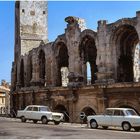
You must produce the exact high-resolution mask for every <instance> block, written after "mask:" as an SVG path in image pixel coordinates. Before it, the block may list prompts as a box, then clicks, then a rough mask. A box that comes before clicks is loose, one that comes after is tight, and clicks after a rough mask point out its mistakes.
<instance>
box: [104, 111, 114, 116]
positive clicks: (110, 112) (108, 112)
mask: <svg viewBox="0 0 140 140" xmlns="http://www.w3.org/2000/svg"><path fill="white" fill-rule="evenodd" d="M112 114H113V110H106V112H105V115H112Z"/></svg>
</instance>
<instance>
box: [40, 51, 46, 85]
mask: <svg viewBox="0 0 140 140" xmlns="http://www.w3.org/2000/svg"><path fill="white" fill-rule="evenodd" d="M38 62H39V79H40V82H41V85H43V86H45V77H46V58H45V52H44V50H43V49H40V50H39V52H38Z"/></svg>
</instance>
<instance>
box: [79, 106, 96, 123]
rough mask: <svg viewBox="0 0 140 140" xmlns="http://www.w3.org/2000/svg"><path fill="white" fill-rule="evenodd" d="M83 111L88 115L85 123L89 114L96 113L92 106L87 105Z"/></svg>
mask: <svg viewBox="0 0 140 140" xmlns="http://www.w3.org/2000/svg"><path fill="white" fill-rule="evenodd" d="M81 112H84V113H85V115H86V117H85V118H84V120H83V122H84V123H86V122H87V116H89V115H95V114H96V113H95V111H94V110H93V109H92V108H91V107H85V108H83V109H82V111H81Z"/></svg>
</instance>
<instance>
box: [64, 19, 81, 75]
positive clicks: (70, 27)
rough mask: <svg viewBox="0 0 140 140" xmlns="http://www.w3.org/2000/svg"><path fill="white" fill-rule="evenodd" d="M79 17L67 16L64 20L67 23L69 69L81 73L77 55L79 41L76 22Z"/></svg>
mask: <svg viewBox="0 0 140 140" xmlns="http://www.w3.org/2000/svg"><path fill="white" fill-rule="evenodd" d="M78 20H80V19H79V18H76V17H67V18H66V19H65V21H66V22H67V23H68V24H67V28H66V29H65V34H66V40H67V47H68V55H69V71H70V72H75V73H78V74H82V67H81V63H80V55H79V42H80V33H81V29H80V25H79V24H78Z"/></svg>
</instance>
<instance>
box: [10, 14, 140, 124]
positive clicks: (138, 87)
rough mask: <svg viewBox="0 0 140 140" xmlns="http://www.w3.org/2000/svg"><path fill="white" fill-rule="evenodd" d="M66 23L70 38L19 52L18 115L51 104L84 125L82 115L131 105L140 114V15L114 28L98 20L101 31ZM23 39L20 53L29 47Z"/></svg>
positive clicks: (14, 88)
mask: <svg viewBox="0 0 140 140" xmlns="http://www.w3.org/2000/svg"><path fill="white" fill-rule="evenodd" d="M19 16H20V15H19ZM17 18H18V17H17ZM65 21H66V22H67V27H66V29H65V32H64V34H62V35H59V36H58V37H57V38H56V40H55V41H54V42H50V43H45V42H43V41H42V40H41V41H40V42H38V40H39V39H36V40H32V41H31V42H29V45H30V46H32V45H33V47H32V49H31V50H30V51H28V53H26V54H22V55H21V53H20V51H18V50H16V53H15V54H16V55H15V60H14V62H13V67H12V82H11V93H12V104H11V105H12V107H13V108H14V109H15V111H17V110H18V109H21V108H24V107H25V106H27V105H30V104H42V105H48V106H50V108H51V109H52V110H54V111H58V112H62V113H64V116H65V121H67V122H80V118H79V114H80V112H84V113H85V114H86V116H88V115H91V114H100V113H102V112H103V111H104V109H105V108H106V107H130V108H133V109H135V110H136V111H137V112H139V113H140V80H139V79H140V72H139V71H140V70H139V69H140V67H139V56H140V54H139V43H140V12H137V13H136V17H134V18H126V19H120V20H118V21H116V22H114V23H111V24H108V23H107V21H105V20H101V21H98V30H97V32H95V31H93V30H90V29H84V30H83V29H82V27H83V26H82V25H81V24H82V23H83V22H80V21H81V19H80V18H77V17H67V18H66V19H65ZM82 21H83V20H82ZM16 24H19V22H18V23H16ZM22 26H24V25H22ZM17 27H19V26H17ZM22 32H24V28H23V31H22ZM16 35H17V36H18V35H19V34H16ZM28 37H30V36H28ZM19 39H21V40H19V41H16V43H17V44H16V46H19V48H17V47H16V49H19V50H24V49H28V48H26V47H25V46H23V45H22V44H23V41H24V40H22V38H21V37H19ZM20 41H22V43H21V44H18V43H19V42H20ZM35 41H36V42H35ZM37 43H38V46H37V47H34V46H35V45H36V44H37ZM27 44H28V43H27V42H26V45H27ZM27 46H28V45H27ZM17 56H18V57H17ZM89 73H90V74H89ZM84 122H86V118H85V119H84Z"/></svg>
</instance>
